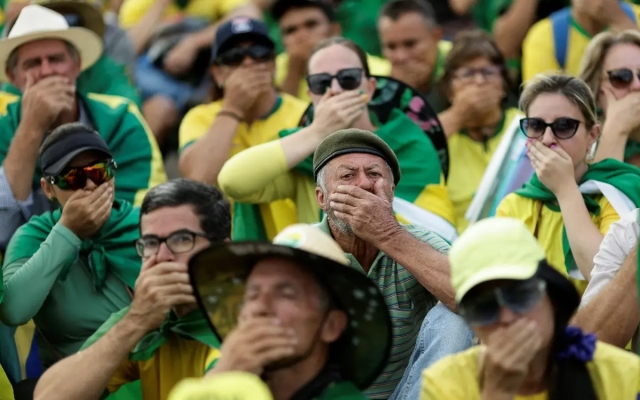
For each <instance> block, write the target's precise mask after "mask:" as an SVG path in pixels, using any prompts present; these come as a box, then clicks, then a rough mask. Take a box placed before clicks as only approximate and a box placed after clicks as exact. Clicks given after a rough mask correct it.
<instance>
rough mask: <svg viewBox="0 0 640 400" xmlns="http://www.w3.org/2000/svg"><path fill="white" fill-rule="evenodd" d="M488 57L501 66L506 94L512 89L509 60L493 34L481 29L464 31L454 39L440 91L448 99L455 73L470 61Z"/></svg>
mask: <svg viewBox="0 0 640 400" xmlns="http://www.w3.org/2000/svg"><path fill="white" fill-rule="evenodd" d="M477 58H487V59H489V61H491V62H492V63H493V64H495V65H498V66H499V67H500V68H501V74H502V80H503V81H504V92H505V95H506V94H507V93H509V92H510V90H511V78H510V77H509V70H508V68H507V62H506V61H505V58H504V56H503V55H502V52H501V51H500V48H499V47H498V45H497V44H496V41H495V40H494V39H493V37H492V36H491V34H489V33H487V32H485V31H482V30H480V29H475V30H470V31H462V32H460V33H458V34H457V35H456V37H455V38H454V39H453V44H452V46H451V50H450V51H449V54H448V55H447V59H446V61H445V64H444V74H443V75H442V78H441V80H440V91H441V92H442V94H443V95H444V96H445V97H446V98H447V99H448V98H449V97H450V94H451V82H452V81H453V74H454V73H455V72H456V70H458V68H461V67H462V66H463V65H464V64H466V63H468V62H469V61H473V60H475V59H477Z"/></svg>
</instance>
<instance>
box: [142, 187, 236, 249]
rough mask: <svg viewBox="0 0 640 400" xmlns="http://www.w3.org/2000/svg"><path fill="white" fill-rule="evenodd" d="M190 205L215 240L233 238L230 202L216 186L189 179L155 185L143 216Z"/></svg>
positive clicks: (148, 197) (145, 197)
mask: <svg viewBox="0 0 640 400" xmlns="http://www.w3.org/2000/svg"><path fill="white" fill-rule="evenodd" d="M183 205H188V206H191V207H192V208H193V211H194V212H195V213H196V215H197V216H198V219H199V220H200V227H201V228H202V230H203V231H204V233H205V234H207V235H208V236H209V240H211V241H212V242H219V241H223V240H225V239H228V238H230V237H231V211H230V207H229V202H228V201H227V200H226V199H225V198H224V196H223V195H222V192H220V190H219V189H218V188H216V187H214V186H209V185H205V184H204V183H200V182H196V181H192V180H189V179H183V178H179V179H172V180H170V181H168V182H165V183H161V184H160V185H158V186H155V187H154V188H152V189H151V190H149V192H147V195H146V196H144V200H142V206H140V215H141V216H142V215H145V214H149V213H150V212H152V211H154V210H157V209H159V208H163V207H178V206H183Z"/></svg>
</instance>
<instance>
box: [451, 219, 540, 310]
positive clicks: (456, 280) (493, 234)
mask: <svg viewBox="0 0 640 400" xmlns="http://www.w3.org/2000/svg"><path fill="white" fill-rule="evenodd" d="M545 258H546V255H545V252H544V250H543V249H542V247H541V246H540V244H539V243H538V241H537V240H536V238H535V237H534V236H533V235H532V234H531V232H529V230H528V229H527V227H526V226H525V225H524V223H523V222H522V221H520V220H518V219H515V218H487V219H484V220H482V221H480V222H478V223H476V224H474V225H472V226H470V227H469V228H468V229H467V230H466V231H465V232H464V233H463V234H462V235H461V236H460V237H459V238H458V239H457V240H456V241H455V242H454V243H453V245H452V246H451V250H450V252H449V262H450V264H451V284H452V285H453V289H454V290H455V292H456V302H458V303H460V301H461V300H462V298H463V297H464V296H465V295H466V294H467V293H468V292H469V290H471V289H473V288H474V287H475V286H477V285H479V284H481V283H484V282H489V281H494V280H501V279H513V280H525V279H529V278H531V277H533V276H534V275H535V274H536V271H537V270H538V264H539V263H540V261H542V260H544V259H545Z"/></svg>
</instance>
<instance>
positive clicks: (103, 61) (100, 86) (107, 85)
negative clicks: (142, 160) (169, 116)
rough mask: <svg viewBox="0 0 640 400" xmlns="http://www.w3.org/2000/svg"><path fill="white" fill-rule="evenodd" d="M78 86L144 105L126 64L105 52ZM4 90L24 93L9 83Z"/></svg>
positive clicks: (86, 91)
mask: <svg viewBox="0 0 640 400" xmlns="http://www.w3.org/2000/svg"><path fill="white" fill-rule="evenodd" d="M76 86H77V87H78V91H79V92H81V93H99V94H110V95H113V96H122V97H124V98H127V99H129V100H131V101H132V102H133V103H134V104H135V105H136V106H138V107H139V108H140V107H142V98H141V97H140V93H138V88H136V87H135V85H133V82H131V79H130V78H129V75H128V74H127V71H126V66H125V65H122V64H120V63H117V62H116V61H115V60H113V59H112V58H111V57H109V56H107V55H104V54H103V55H102V56H101V57H100V58H99V59H98V61H96V63H95V64H93V65H92V66H91V67H90V68H89V69H87V70H85V71H83V72H82V73H81V74H80V76H79V77H78V80H77V81H76ZM2 90H4V91H5V92H9V93H12V94H17V95H20V94H22V93H21V92H20V89H18V88H17V87H15V86H13V85H11V84H9V83H5V84H4V85H2Z"/></svg>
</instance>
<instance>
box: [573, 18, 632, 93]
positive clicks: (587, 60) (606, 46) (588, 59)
mask: <svg viewBox="0 0 640 400" xmlns="http://www.w3.org/2000/svg"><path fill="white" fill-rule="evenodd" d="M622 43H627V44H632V45H636V46H638V48H640V32H638V31H636V30H626V31H622V32H619V33H613V32H609V31H605V32H601V33H599V34H597V35H596V36H595V37H594V38H593V39H591V41H590V42H589V45H588V46H587V48H586V50H585V52H584V56H583V57H582V62H581V63H580V73H579V74H578V76H579V77H580V79H582V80H583V81H585V82H586V83H587V85H589V88H590V89H591V91H592V92H593V93H594V94H596V96H597V93H598V92H599V91H600V82H601V79H602V73H603V71H602V67H603V65H604V59H605V57H606V56H607V53H608V52H609V50H610V49H611V48H612V47H613V46H615V45H617V44H622Z"/></svg>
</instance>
